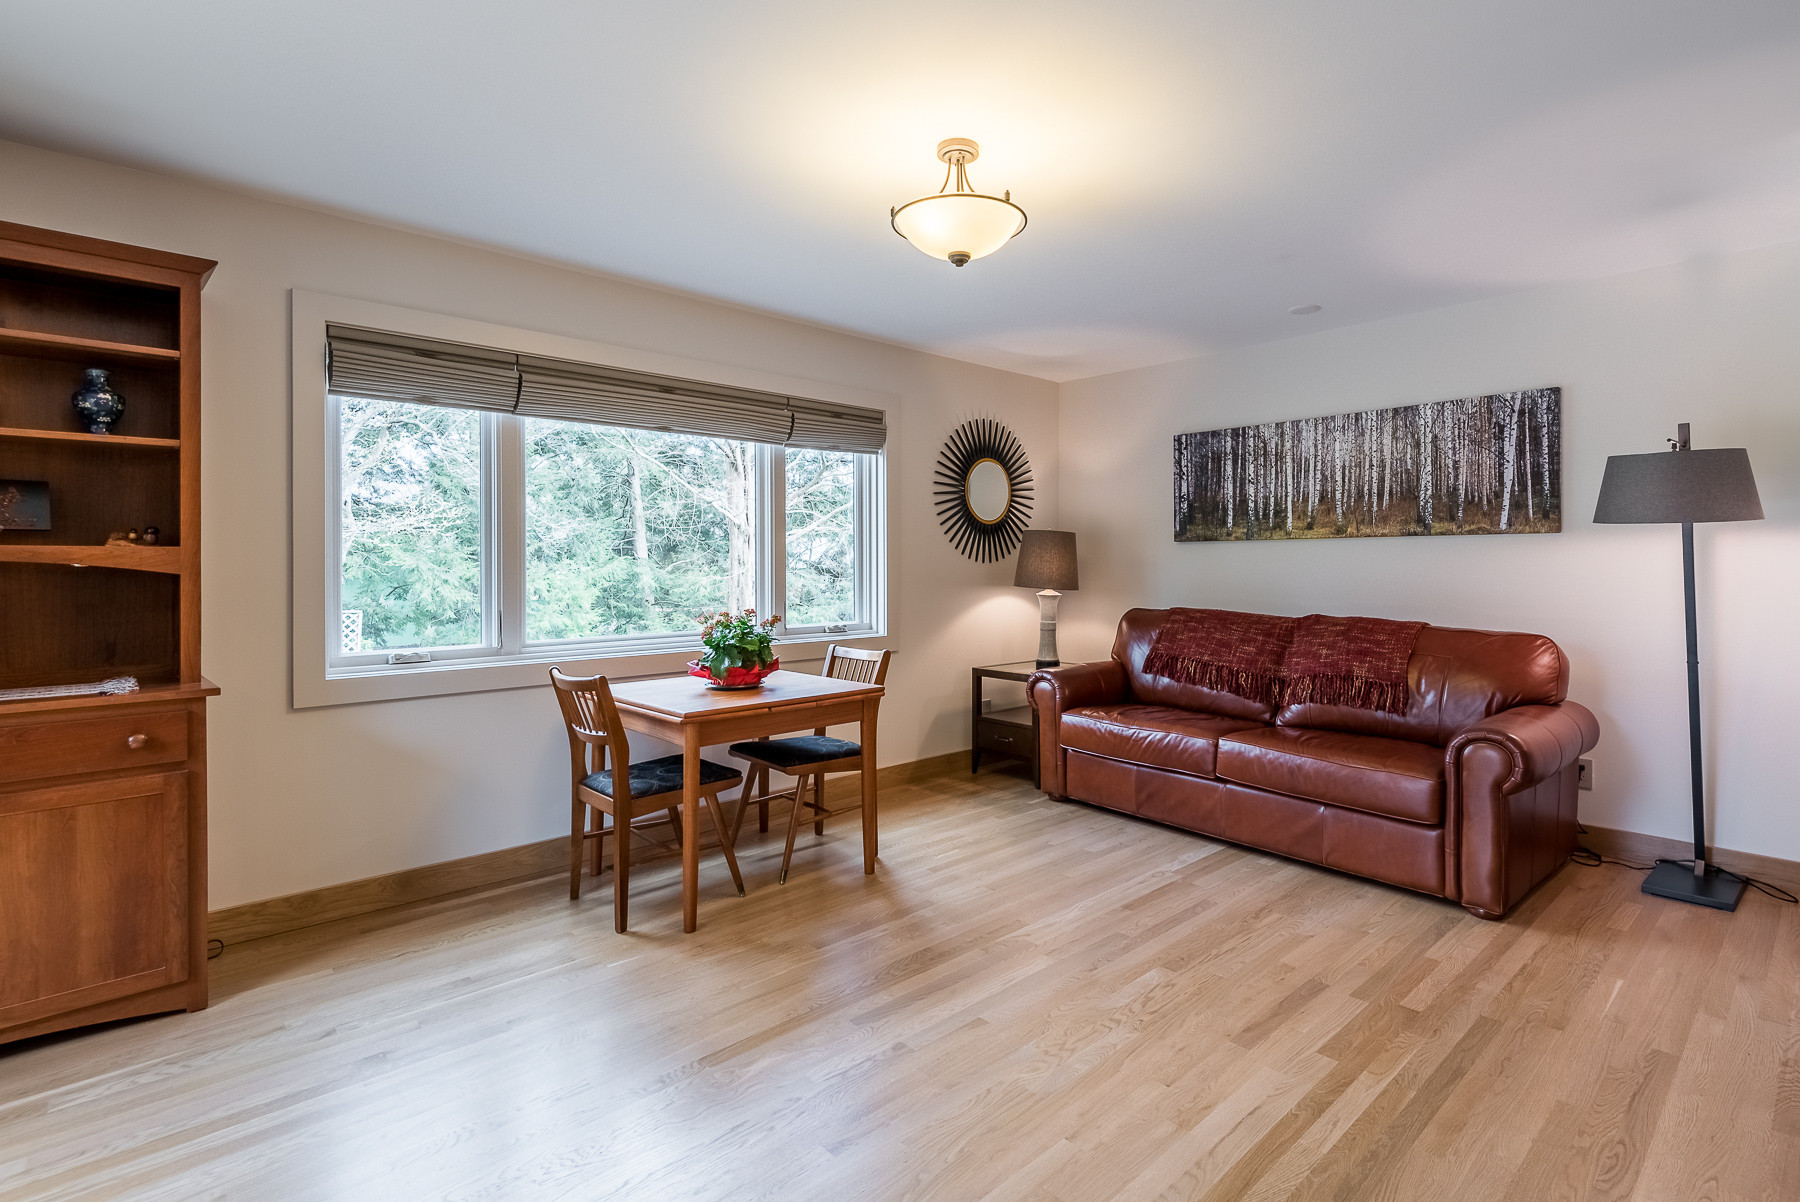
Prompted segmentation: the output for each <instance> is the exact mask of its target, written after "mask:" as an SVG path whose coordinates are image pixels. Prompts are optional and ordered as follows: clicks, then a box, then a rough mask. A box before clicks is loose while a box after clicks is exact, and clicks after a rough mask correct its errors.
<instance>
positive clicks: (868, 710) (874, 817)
mask: <svg viewBox="0 0 1800 1202" xmlns="http://www.w3.org/2000/svg"><path fill="white" fill-rule="evenodd" d="M880 708H881V701H880V699H879V698H874V697H871V698H870V699H869V700H867V701H865V702H863V712H862V723H861V726H860V729H859V730H858V731H857V741H858V742H860V743H861V744H862V830H863V872H865V873H873V872H874V871H875V857H876V856H877V855H879V854H881V839H880V835H879V826H878V821H879V814H878V813H877V811H876V809H875V804H876V803H875V726H876V721H875V718H876V712H877V711H878V710H879V709H880Z"/></svg>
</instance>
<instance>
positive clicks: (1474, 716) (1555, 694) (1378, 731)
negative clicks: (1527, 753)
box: [1275, 626, 1569, 747]
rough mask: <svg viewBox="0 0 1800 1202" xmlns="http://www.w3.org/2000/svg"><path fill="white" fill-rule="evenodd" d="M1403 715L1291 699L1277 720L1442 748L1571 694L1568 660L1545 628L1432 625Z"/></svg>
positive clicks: (1410, 675) (1417, 653)
mask: <svg viewBox="0 0 1800 1202" xmlns="http://www.w3.org/2000/svg"><path fill="white" fill-rule="evenodd" d="M1406 679H1407V685H1408V691H1409V694H1410V696H1409V697H1408V698H1407V703H1406V712H1405V713H1404V714H1383V713H1378V712H1377V711H1375V710H1362V709H1354V708H1352V707H1350V706H1345V705H1289V706H1284V707H1283V708H1282V710H1281V712H1280V713H1278V714H1277V715H1276V716H1275V722H1276V724H1277V725H1279V726H1303V727H1307V728H1309V729H1312V730H1341V731H1347V732H1349V733H1351V734H1367V735H1387V736H1389V737H1390V738H1396V739H1417V740H1418V741H1419V742H1421V743H1435V744H1437V745H1438V746H1439V747H1442V746H1444V745H1445V744H1447V743H1449V742H1450V740H1451V739H1453V738H1455V737H1456V732H1457V731H1459V730H1462V729H1463V728H1464V727H1466V726H1470V725H1472V724H1474V723H1476V722H1479V721H1481V720H1482V719H1483V718H1486V717H1488V716H1490V715H1492V714H1497V713H1499V712H1500V711H1501V710H1508V709H1512V708H1513V707H1514V706H1519V705H1555V704H1556V703H1557V702H1559V701H1562V700H1563V699H1564V698H1566V697H1567V696H1568V695H1569V661H1568V659H1567V658H1565V657H1564V655H1563V653H1562V648H1560V647H1558V646H1557V645H1556V644H1555V643H1553V642H1551V641H1550V640H1549V639H1547V638H1545V637H1544V636H1543V635H1541V634H1513V633H1507V632H1496V631H1492V630H1458V629H1456V628H1455V627H1452V626H1427V627H1426V628H1425V629H1423V630H1421V631H1420V632H1419V641H1418V642H1417V643H1416V644H1414V645H1413V653H1412V660H1411V661H1410V662H1409V663H1408V664H1407V665H1406Z"/></svg>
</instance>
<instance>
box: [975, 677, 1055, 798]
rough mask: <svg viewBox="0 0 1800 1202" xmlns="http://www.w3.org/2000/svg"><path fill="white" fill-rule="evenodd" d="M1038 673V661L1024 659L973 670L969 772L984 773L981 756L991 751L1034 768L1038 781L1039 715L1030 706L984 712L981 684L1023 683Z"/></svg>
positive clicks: (1033, 772) (1033, 779) (1034, 782)
mask: <svg viewBox="0 0 1800 1202" xmlns="http://www.w3.org/2000/svg"><path fill="white" fill-rule="evenodd" d="M1035 671H1037V661H1036V660H1030V659H1022V660H1019V661H1018V662H1016V663H1010V664H989V665H987V666H986V667H984V668H973V669H971V670H970V681H969V685H970V694H971V698H972V701H971V705H970V708H969V715H970V716H969V722H970V725H971V729H970V731H969V772H970V773H971V774H973V773H976V772H978V771H980V770H981V753H982V752H984V751H991V752H994V753H996V754H998V755H1009V756H1012V757H1014V758H1015V759H1021V760H1024V761H1025V762H1026V763H1028V764H1030V765H1031V781H1032V783H1033V784H1036V783H1037V780H1038V755H1037V715H1036V714H1035V713H1033V712H1032V709H1031V706H1030V705H1024V706H1021V707H1019V708H1018V709H1008V710H995V711H994V712H993V713H991V714H984V713H982V712H981V682H982V681H984V680H1016V681H1018V682H1019V683H1021V684H1023V683H1024V682H1025V681H1027V680H1030V679H1031V674H1032V673H1033V672H1035Z"/></svg>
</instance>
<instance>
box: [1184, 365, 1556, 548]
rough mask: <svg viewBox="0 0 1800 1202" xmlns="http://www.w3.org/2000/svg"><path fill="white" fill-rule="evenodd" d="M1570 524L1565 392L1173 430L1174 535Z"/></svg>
mask: <svg viewBox="0 0 1800 1202" xmlns="http://www.w3.org/2000/svg"><path fill="white" fill-rule="evenodd" d="M1561 529H1562V390H1561V389H1560V388H1534V389H1530V390H1528V391H1525V392H1502V393H1496V394H1494V395H1492V396H1480V397H1465V398H1463V399H1461V400H1456V401H1434V402H1432V403H1430V404H1425V405H1408V406H1405V407H1404V408H1399V409H1371V410H1368V411H1366V412H1363V413H1340V414H1336V415H1334V416H1332V417H1309V418H1302V419H1300V420H1298V421H1287V422H1266V423H1264V424H1263V425H1260V426H1237V427H1234V428H1232V429H1229V430H1202V431H1200V432H1198V433H1195V434H1178V435H1176V436H1175V541H1176V542H1184V543H1185V542H1218V541H1225V540H1233V539H1266V538H1368V537H1375V536H1381V535H1394V534H1546V533H1554V532H1557V531H1560V530H1561Z"/></svg>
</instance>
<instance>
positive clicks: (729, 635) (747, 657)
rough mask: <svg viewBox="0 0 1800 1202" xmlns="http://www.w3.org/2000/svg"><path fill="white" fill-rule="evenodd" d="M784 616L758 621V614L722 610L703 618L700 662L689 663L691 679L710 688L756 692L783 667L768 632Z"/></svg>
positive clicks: (694, 660)
mask: <svg viewBox="0 0 1800 1202" xmlns="http://www.w3.org/2000/svg"><path fill="white" fill-rule="evenodd" d="M780 621H781V615H780V614H776V615H775V616H774V617H772V618H764V619H763V620H762V621H760V622H759V621H757V620H756V611H755V610H754V609H746V610H745V611H744V612H743V613H732V612H731V611H730V610H720V611H719V612H717V613H708V614H701V615H700V645H701V648H702V651H701V655H700V658H699V659H693V660H689V661H688V675H689V676H699V677H702V678H703V679H705V680H706V681H707V682H708V683H707V687H708V688H713V689H753V688H755V687H756V686H757V685H759V684H761V683H762V682H763V677H765V676H767V675H768V674H769V673H771V672H773V671H775V669H777V668H779V667H781V660H780V659H778V658H776V655H775V636H774V635H772V634H770V633H769V632H770V631H772V630H774V629H775V624H776V623H778V622H780Z"/></svg>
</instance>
